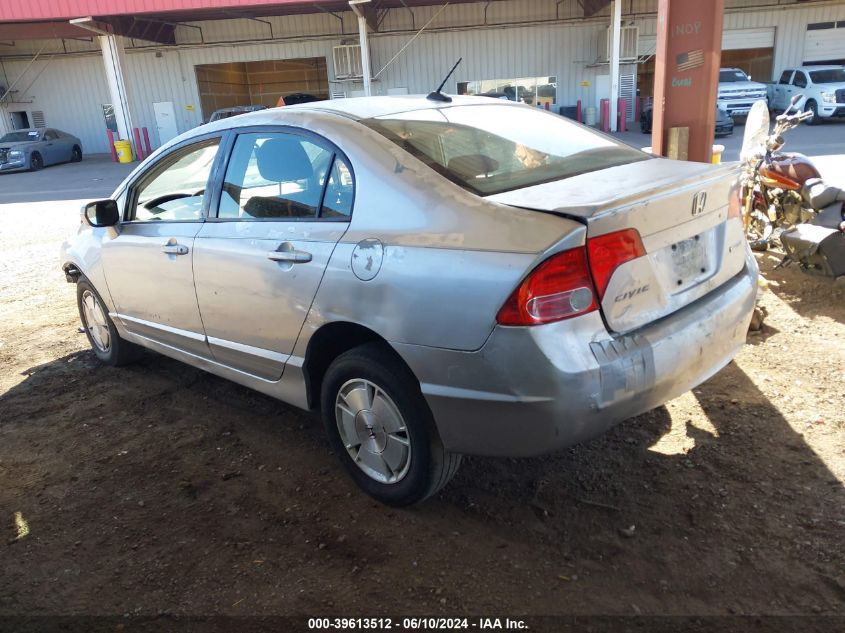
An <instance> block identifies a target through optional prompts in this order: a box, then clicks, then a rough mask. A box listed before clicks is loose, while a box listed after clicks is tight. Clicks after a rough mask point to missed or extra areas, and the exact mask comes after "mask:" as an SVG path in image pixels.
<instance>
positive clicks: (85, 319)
mask: <svg viewBox="0 0 845 633" xmlns="http://www.w3.org/2000/svg"><path fill="white" fill-rule="evenodd" d="M76 303H77V306H78V308H79V318H80V319H81V320H82V326H83V328H85V334H86V335H87V336H88V342H89V343H90V344H91V349H92V350H93V351H94V354H95V355H96V356H97V358H98V359H100V361H101V362H103V363H105V364H106V365H111V366H113V367H119V366H120V365H126V364H128V363H131V362H132V361H134V360H136V359H137V358H138V357H139V356H140V355H141V352H142V349H141V348H140V347H139V346H138V345H135V344H134V343H130V342H129V341H125V340H123V339H122V338H120V334H118V332H117V328H116V327H115V325H114V321H112V319H111V317H110V316H109V312H108V309H107V308H106V304H105V303H103V300H102V298H101V297H100V295H99V294H98V293H97V291H96V290H95V289H94V286H92V285H91V282H90V281H88V280H87V279H85V278H84V277H83V278H80V280H79V281H78V282H77V284H76Z"/></svg>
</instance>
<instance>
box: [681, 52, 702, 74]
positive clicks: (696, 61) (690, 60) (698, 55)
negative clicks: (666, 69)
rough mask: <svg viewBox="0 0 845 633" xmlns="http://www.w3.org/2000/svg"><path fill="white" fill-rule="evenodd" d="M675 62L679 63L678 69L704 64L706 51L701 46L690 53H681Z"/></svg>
mask: <svg viewBox="0 0 845 633" xmlns="http://www.w3.org/2000/svg"><path fill="white" fill-rule="evenodd" d="M675 63H677V64H678V70H679V71H683V70H691V69H692V68H698V67H699V66H703V65H704V51H703V50H701V49H700V48H699V49H697V50H694V51H689V52H688V53H681V54H680V55H678V56H677V57H675Z"/></svg>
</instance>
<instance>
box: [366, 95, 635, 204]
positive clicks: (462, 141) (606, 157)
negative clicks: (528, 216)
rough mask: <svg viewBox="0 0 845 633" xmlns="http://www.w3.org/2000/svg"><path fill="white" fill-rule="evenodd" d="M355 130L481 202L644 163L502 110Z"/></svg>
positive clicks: (578, 131) (525, 114)
mask: <svg viewBox="0 0 845 633" xmlns="http://www.w3.org/2000/svg"><path fill="white" fill-rule="evenodd" d="M362 123H364V124H365V125H367V126H368V127H370V128H372V129H373V130H375V131H376V132H378V133H379V134H382V135H383V136H385V137H386V138H388V139H390V140H391V141H393V142H394V143H396V144H397V145H398V146H399V147H401V148H402V149H404V150H406V151H407V152H409V153H410V154H413V155H414V156H416V157H417V158H419V159H420V160H422V161H423V162H424V163H426V164H427V165H428V166H429V167H431V168H432V169H434V170H435V171H437V172H438V173H440V174H442V175H443V176H445V177H446V178H448V179H449V180H451V181H452V182H454V183H456V184H458V185H460V186H461V187H463V188H465V189H468V190H469V191H471V192H473V193H476V194H478V195H482V196H489V195H494V194H497V193H503V192H505V191H511V190H512V189H521V188H523V187H531V186H533V185H539V184H542V183H544V182H551V181H553V180H562V179H564V178H569V177H571V176H577V175H578V174H584V173H587V172H591V171H598V170H600V169H606V168H608V167H615V166H617V165H626V164H628V163H633V162H636V161H640V160H647V159H648V158H649V156H648V155H647V154H644V153H642V152H640V151H639V150H636V149H634V148H632V147H629V146H627V145H625V144H623V143H620V142H618V141H615V140H614V139H612V138H610V137H607V136H604V135H603V134H599V133H598V132H594V131H592V130H590V129H588V128H586V127H583V126H581V125H578V124H577V123H574V122H572V121H569V120H567V119H564V118H563V117H560V116H558V115H556V114H549V113H548V112H545V111H543V110H538V109H534V108H530V107H527V106H516V105H506V104H504V103H501V104H500V103H495V102H493V103H491V104H490V105H487V104H484V105H481V104H479V105H464V106H453V107H447V108H437V109H434V108H432V109H426V110H415V111H413V112H403V113H400V114H392V115H388V116H385V117H378V118H373V119H366V120H364V121H362Z"/></svg>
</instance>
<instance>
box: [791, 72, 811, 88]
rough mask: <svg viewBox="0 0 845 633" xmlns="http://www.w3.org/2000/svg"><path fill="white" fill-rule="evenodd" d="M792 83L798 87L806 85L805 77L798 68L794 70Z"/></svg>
mask: <svg viewBox="0 0 845 633" xmlns="http://www.w3.org/2000/svg"><path fill="white" fill-rule="evenodd" d="M792 83H793V84H795V85H796V86H797V87H798V88H806V87H807V78H806V77H805V76H804V73H802V72H801V71H800V70H797V71H795V78H794V79H793V80H792Z"/></svg>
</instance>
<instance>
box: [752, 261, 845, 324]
mask: <svg viewBox="0 0 845 633" xmlns="http://www.w3.org/2000/svg"><path fill="white" fill-rule="evenodd" d="M782 257H783V254H782V253H780V252H778V251H769V252H767V253H764V254H761V255H758V257H757V262H758V263H759V265H760V273H761V274H762V275H763V277H764V278H765V279H766V280H767V281H768V282H769V284H768V287H769V289H770V290H771V291H772V292H774V293H775V294H776V295H777V296H778V297H779V298H780V299H781V300H782V301H784V302H785V303H786V304H788V305H789V307H790V308H792V309H793V310H794V311H795V312H796V313H798V314H800V315H801V316H803V317H806V318H809V319H814V318H816V317H820V316H822V317H829V318H831V319H833V320H834V321H838V322H840V323H845V277H840V278H839V279H835V280H834V279H828V278H826V277H820V276H817V275H810V274H808V273H805V272H802V271H801V269H800V268H799V267H798V265H797V264H790V265H789V266H778V264H779V263H780V260H781V259H782Z"/></svg>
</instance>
